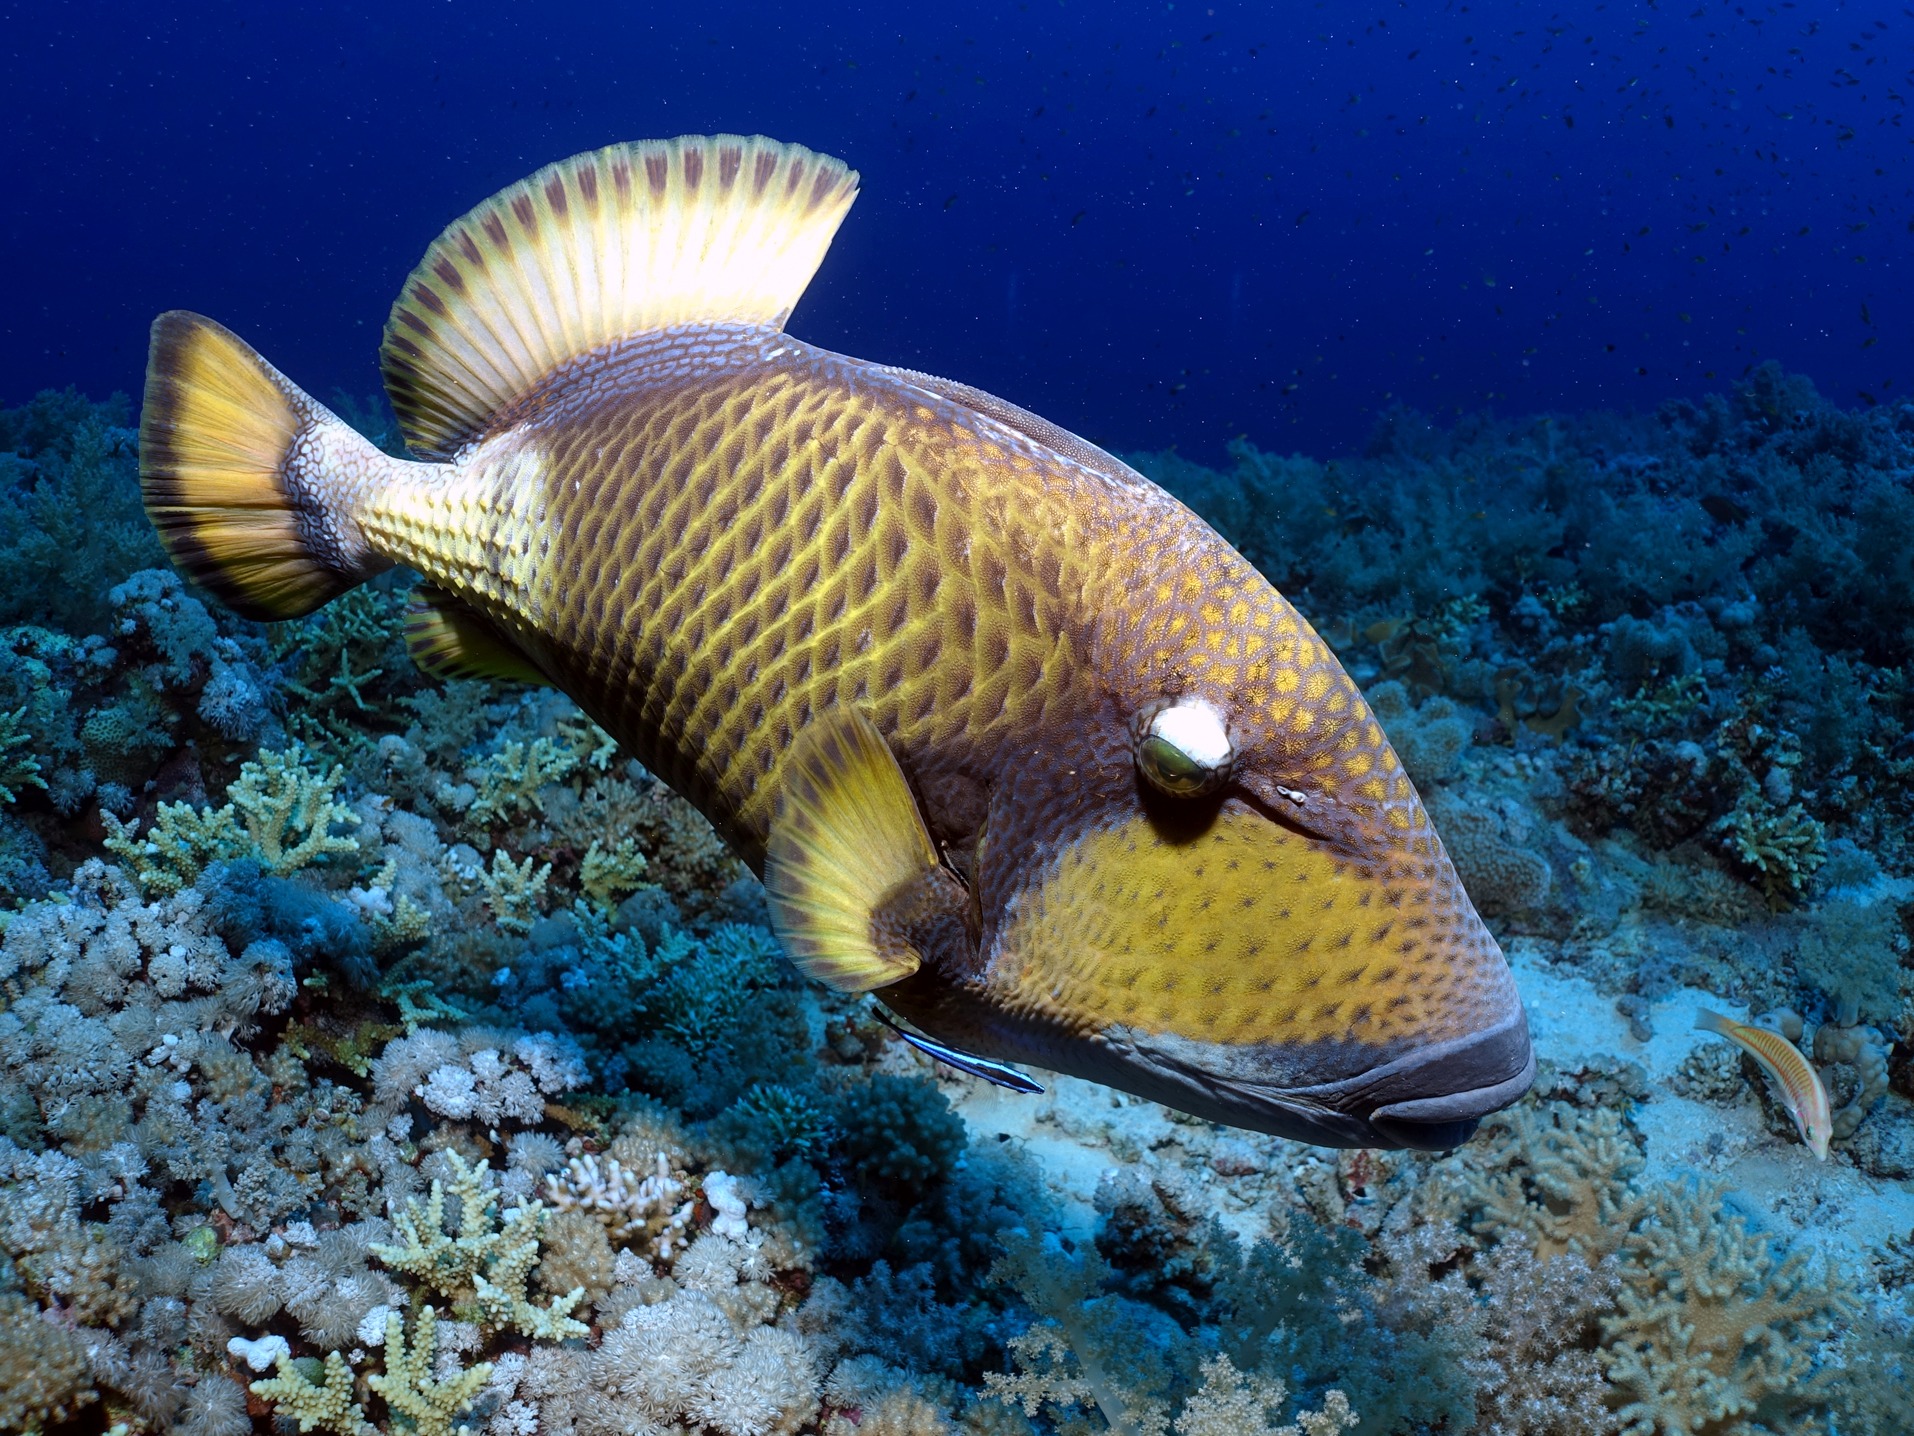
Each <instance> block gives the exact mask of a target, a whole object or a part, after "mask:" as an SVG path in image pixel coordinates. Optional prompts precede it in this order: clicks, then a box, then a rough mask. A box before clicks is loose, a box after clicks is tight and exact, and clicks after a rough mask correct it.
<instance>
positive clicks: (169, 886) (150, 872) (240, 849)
mask: <svg viewBox="0 0 1914 1436" xmlns="http://www.w3.org/2000/svg"><path fill="white" fill-rule="evenodd" d="M100 821H101V823H103V824H104V825H105V827H106V850H107V851H108V852H110V853H112V854H113V855H114V856H116V857H118V858H119V860H120V862H121V864H122V865H123V866H125V868H126V869H127V871H128V872H130V873H131V874H132V875H133V878H134V880H135V881H136V882H138V883H139V885H140V890H141V891H142V892H144V893H145V894H146V895H147V896H148V897H170V896H171V895H172V894H174V893H176V892H179V891H180V890H181V889H182V888H185V887H188V886H190V885H191V884H192V883H194V882H195V881H197V880H198V878H199V875H200V873H201V872H202V871H203V870H204V869H205V867H206V865H207V864H208V863H212V862H222V861H224V860H226V859H229V858H236V857H238V856H240V855H241V854H242V853H244V852H245V851H246V842H245V836H244V834H243V833H241V831H240V829H239V827H238V825H237V824H236V823H235V822H234V821H233V809H232V806H231V805H230V804H228V805H227V806H226V807H223V808H216V809H215V808H208V809H205V810H201V809H199V808H195V807H194V806H193V805H192V804H191V803H161V804H160V805H159V807H158V808H157V809H156V810H155V811H154V814H153V823H152V826H151V827H150V828H149V829H148V830H147V834H146V836H145V838H143V839H142V838H141V837H140V835H139V829H140V823H139V819H138V818H134V819H132V820H131V821H128V822H124V823H123V822H121V821H120V820H119V819H118V818H116V817H114V816H113V814H111V813H108V812H102V813H101V814H100Z"/></svg>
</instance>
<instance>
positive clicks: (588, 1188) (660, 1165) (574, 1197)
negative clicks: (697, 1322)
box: [546, 1152, 718, 1259]
mask: <svg viewBox="0 0 1914 1436" xmlns="http://www.w3.org/2000/svg"><path fill="white" fill-rule="evenodd" d="M713 1175H714V1176H715V1175H718V1174H717V1173H713ZM709 1180H710V1179H709V1178H707V1179H706V1182H707V1186H708V1185H709ZM546 1195H547V1196H548V1197H549V1198H550V1200H551V1204H552V1206H553V1208H554V1209H555V1210H557V1211H561V1212H570V1211H582V1212H586V1213H589V1214H590V1215H591V1216H593V1217H596V1218H597V1219H598V1220H599V1221H600V1222H602V1223H603V1224H604V1227H605V1234H606V1235H607V1236H609V1237H610V1238H611V1240H612V1244H613V1245H614V1246H631V1247H646V1248H648V1249H649V1250H648V1254H649V1255H653V1256H656V1257H658V1258H661V1259H662V1258H667V1257H669V1256H670V1255H671V1253H672V1252H673V1251H674V1250H676V1249H677V1248H678V1247H679V1246H681V1245H683V1243H684V1242H685V1240H686V1231H687V1229H688V1228H689V1227H690V1225H691V1216H692V1212H693V1211H694V1210H695V1203H694V1202H693V1201H692V1199H691V1197H690V1195H689V1194H688V1192H687V1189H686V1184H685V1181H684V1179H683V1178H682V1177H679V1176H677V1175H676V1174H674V1173H673V1171H672V1169H671V1164H670V1162H669V1161H668V1160H667V1159H666V1157H665V1155H664V1153H662V1152H660V1153H659V1154H658V1157H657V1167H656V1169H655V1170H654V1171H653V1172H652V1173H651V1174H650V1175H649V1176H646V1177H640V1176H639V1175H638V1174H637V1173H636V1172H634V1171H632V1170H630V1169H629V1168H627V1167H626V1166H625V1165H624V1164H623V1163H621V1162H619V1161H618V1159H617V1158H615V1157H605V1158H603V1159H601V1158H599V1157H598V1156H596V1155H587V1156H583V1157H573V1158H572V1159H571V1161H569V1162H567V1163H566V1164H565V1170H564V1171H562V1172H559V1173H558V1174H557V1175H555V1176H553V1177H551V1178H550V1179H549V1180H548V1182H547V1184H546Z"/></svg>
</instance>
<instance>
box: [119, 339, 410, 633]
mask: <svg viewBox="0 0 1914 1436" xmlns="http://www.w3.org/2000/svg"><path fill="white" fill-rule="evenodd" d="M403 466H404V463H403V461H402V460H398V459H394V458H392V457H390V456H389V455H387V454H384V453H382V452H381V451H380V450H379V449H378V448H376V447H375V446H374V445H373V444H372V443H370V442H369V441H368V440H366V439H365V438H363V437H362V436H360V435H359V434H358V433H357V432H356V431H355V430H354V429H353V428H352V427H351V426H350V425H349V424H347V423H346V422H345V421H344V420H343V419H341V418H339V417H338V416H337V415H335V414H333V413H332V412H331V411H330V410H328V409H327V408H326V407H325V406H324V405H322V404H320V403H319V402H318V401H317V400H315V399H313V398H312V397H310V396H309V395H307V394H306V393H305V392H304V391H302V390H301V389H299V388H298V386H296V385H295V384H293V383H292V382H291V381H290V380H289V379H287V378H286V377H285V376H284V375H283V374H281V373H280V372H279V371H278V370H277V369H275V368H273V367H272V365H270V364H268V363H267V362H266V361H265V360H264V359H262V358H261V357H260V356H259V354H258V353H257V352H256V351H255V350H254V349H253V347H252V346H251V345H249V344H247V343H246V342H245V340H243V339H241V338H240V337H239V336H238V335H236V334H234V333H233V332H232V331H231V330H229V329H227V328H225V327H224V326H223V325H219V324H215V323H214V322H213V321H212V320H210V319H207V318H205V317H203V316H201V315H198V314H191V313H188V312H187V311H185V310H179V309H176V310H173V311H171V312H169V313H166V314H162V315H160V317H159V318H158V319H156V320H154V321H153V335H152V347H151V349H150V350H149V352H148V357H147V362H146V398H145V402H144V404H143V405H142V408H141V413H140V491H141V495H142V497H143V498H144V499H145V502H146V513H147V517H148V518H150V519H151V520H152V521H153V527H154V528H156V529H157V530H158V531H159V536H160V541H161V542H162V543H163V544H164V545H165V547H166V551H167V553H168V555H169V556H170V557H171V558H172V560H173V562H174V563H175V564H176V565H177V566H178V567H179V569H180V570H181V572H183V573H185V574H186V575H187V576H188V577H189V578H191V579H192V580H193V581H194V582H196V583H198V584H200V585H202V586H203V587H205V588H206V589H207V590H209V591H210V592H211V593H212V594H213V595H214V596H215V597H217V598H218V599H220V600H221V601H222V602H223V603H226V604H227V605H229V606H230V607H232V608H233V609H235V610H236V611H238V612H239V613H242V614H244V615H245V616H246V617H248V618H258V619H266V620H278V619H287V618H298V617H299V616H300V615H302V614H307V613H311V612H312V611H313V610H314V609H316V608H319V607H321V606H322V605H324V604H325V603H327V602H328V601H330V600H331V599H334V598H337V597H338V596H339V595H340V594H342V593H344V592H345V591H346V590H347V589H350V588H353V587H355V586H357V585H358V584H360V583H363V582H364V581H365V580H366V579H368V578H371V577H372V576H373V575H374V574H376V573H378V572H380V571H381V570H382V569H385V568H387V567H389V566H390V564H389V562H388V561H387V560H386V559H384V558H382V557H380V556H379V555H378V554H377V553H375V552H374V551H373V550H372V549H371V548H370V547H369V546H368V545H367V543H366V541H365V539H364V537H363V535H362V534H361V533H360V531H359V527H358V524H357V523H356V522H355V521H354V519H353V512H352V511H353V507H354V501H355V499H356V498H357V496H359V495H360V494H363V493H365V492H367V491H369V490H370V489H371V488H373V487H377V486H379V485H381V484H382V483H384V482H389V481H390V480H391V479H393V478H395V477H396V476H397V473H398V471H399V470H400V469H401V468H402V467H403Z"/></svg>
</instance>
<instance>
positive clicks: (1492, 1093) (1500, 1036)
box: [1298, 1003, 1535, 1151]
mask: <svg viewBox="0 0 1914 1436" xmlns="http://www.w3.org/2000/svg"><path fill="white" fill-rule="evenodd" d="M1534 1081H1535V1046H1534V1044H1533V1043H1532V1042H1530V1041H1529V1021H1528V1013H1527V1012H1525V1011H1524V1010H1523V1008H1522V1005H1521V1004H1520V1003H1516V1004H1515V1005H1514V1008H1513V1010H1512V1011H1511V1012H1510V1014H1509V1015H1508V1016H1507V1017H1506V1018H1504V1019H1503V1020H1502V1021H1501V1022H1499V1023H1497V1024H1496V1025H1495V1026H1494V1027H1488V1028H1484V1029H1483V1030H1481V1031H1479V1032H1472V1033H1470V1034H1469V1035H1468V1036H1466V1037H1453V1038H1450V1039H1448V1040H1446V1041H1443V1042H1432V1043H1429V1044H1428V1045H1426V1046H1422V1047H1418V1048H1416V1049H1415V1050H1414V1051H1412V1052H1406V1053H1404V1054H1403V1055H1402V1056H1401V1057H1398V1058H1396V1059H1395V1060H1394V1061H1392V1062H1385V1063H1383V1064H1382V1065H1381V1066H1380V1067H1372V1068H1370V1069H1369V1070H1368V1071H1367V1072H1361V1073H1358V1074H1357V1075H1356V1076H1354V1077H1347V1078H1344V1079H1343V1080H1342V1081H1340V1082H1330V1083H1325V1084H1323V1085H1322V1086H1320V1087H1311V1088H1306V1089H1303V1091H1306V1092H1307V1093H1308V1095H1309V1096H1310V1097H1311V1098H1313V1099H1314V1100H1316V1101H1321V1102H1324V1103H1326V1104H1328V1105H1331V1106H1335V1107H1338V1108H1342V1109H1345V1110H1347V1108H1348V1107H1351V1106H1353V1107H1357V1108H1359V1109H1366V1110H1365V1111H1364V1112H1363V1116H1364V1118H1365V1120H1366V1121H1367V1122H1368V1124H1369V1125H1370V1126H1371V1127H1372V1128H1374V1129H1375V1131H1376V1132H1378V1133H1379V1134H1381V1135H1382V1136H1383V1137H1385V1138H1388V1139H1389V1141H1388V1142H1387V1145H1389V1146H1399V1147H1413V1148H1417V1149H1419V1150H1424V1151H1446V1150H1447V1149H1449V1148H1451V1147H1457V1146H1460V1145H1461V1144H1462V1143H1463V1142H1466V1141H1467V1140H1468V1139H1469V1137H1470V1136H1472V1135H1473V1134H1474V1132H1475V1129H1476V1126H1477V1124H1478V1123H1480V1122H1481V1120H1482V1119H1483V1118H1484V1117H1486V1116H1488V1115H1489V1113H1491V1112H1498V1111H1500V1110H1501V1109H1502V1108H1504V1107H1507V1106H1509V1105H1511V1104H1512V1103H1514V1102H1516V1101H1518V1100H1520V1098H1521V1097H1522V1094H1523V1093H1525V1092H1527V1091H1528V1090H1529V1087H1530V1086H1531V1085H1532V1084H1533V1083H1534ZM1432 1087H1433V1088H1434V1090H1433V1091H1431V1088H1432ZM1298 1095H1301V1094H1300V1093H1299V1094H1298ZM1378 1098H1381V1099H1383V1100H1381V1101H1377V1100H1376V1099H1378ZM1378 1145H1382V1144H1378Z"/></svg>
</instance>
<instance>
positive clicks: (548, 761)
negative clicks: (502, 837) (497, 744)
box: [465, 738, 579, 828]
mask: <svg viewBox="0 0 1914 1436" xmlns="http://www.w3.org/2000/svg"><path fill="white" fill-rule="evenodd" d="M578 761H579V758H578V753H577V751H576V750H575V749H573V748H571V747H568V746H561V745H560V744H558V743H555V742H554V741H552V740H551V739H550V738H535V739H533V740H532V741H531V742H530V743H519V742H510V743H507V744H506V745H505V746H504V747H503V748H501V749H500V750H499V751H498V752H496V753H494V754H493V755H492V756H491V757H490V758H487V759H486V760H485V762H484V763H483V764H482V765H481V766H480V768H479V771H478V774H477V777H478V796H477V797H476V798H474V799H473V800H472V804H471V806H470V807H468V808H467V809H466V811H465V820H466V822H467V823H468V824H470V825H471V826H473V827H475V828H489V827H492V826H495V825H497V824H499V823H504V822H509V821H510V820H511V819H513V818H515V817H517V816H518V815H519V814H521V813H534V812H537V811H538V809H539V799H538V794H539V791H540V790H541V789H542V788H545V787H546V786H548V785H550V784H552V783H558V782H562V781H564V780H565V779H566V778H568V777H570V776H571V775H572V773H573V772H575V771H576V770H577V768H578Z"/></svg>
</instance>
